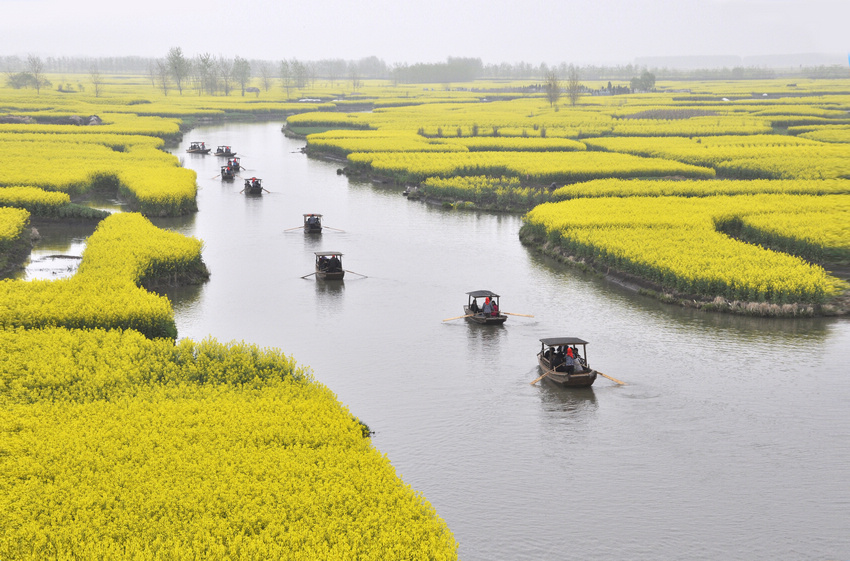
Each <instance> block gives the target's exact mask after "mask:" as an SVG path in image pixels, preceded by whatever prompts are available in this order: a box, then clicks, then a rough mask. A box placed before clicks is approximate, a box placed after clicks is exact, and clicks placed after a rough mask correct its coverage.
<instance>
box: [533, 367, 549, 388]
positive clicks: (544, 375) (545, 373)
mask: <svg viewBox="0 0 850 561" xmlns="http://www.w3.org/2000/svg"><path fill="white" fill-rule="evenodd" d="M553 372H554V370H547V371H546V372H544V373H543V375H542V376H540V377H539V378H536V379H534V380H532V381H531V382H530V384H531V385H532V386H533V385H534V384H536V383H537V382H539V381H540V380H542V379H543V378H545V377H546V376H548V375H549V374H552V373H553Z"/></svg>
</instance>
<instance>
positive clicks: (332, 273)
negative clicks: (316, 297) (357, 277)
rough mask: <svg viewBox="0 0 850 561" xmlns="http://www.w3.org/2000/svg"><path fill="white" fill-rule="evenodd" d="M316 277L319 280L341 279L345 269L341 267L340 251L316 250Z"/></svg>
mask: <svg viewBox="0 0 850 561" xmlns="http://www.w3.org/2000/svg"><path fill="white" fill-rule="evenodd" d="M315 255H316V278H318V279H321V280H342V279H343V277H345V269H343V268H342V253H340V252H338V251H317V252H315Z"/></svg>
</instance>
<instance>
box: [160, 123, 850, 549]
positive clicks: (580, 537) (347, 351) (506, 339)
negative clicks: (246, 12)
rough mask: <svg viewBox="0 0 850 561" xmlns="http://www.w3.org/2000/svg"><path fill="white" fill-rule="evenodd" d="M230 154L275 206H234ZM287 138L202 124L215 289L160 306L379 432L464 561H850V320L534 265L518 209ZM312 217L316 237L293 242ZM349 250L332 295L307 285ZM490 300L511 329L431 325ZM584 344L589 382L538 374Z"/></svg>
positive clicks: (272, 131)
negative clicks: (778, 315) (269, 361)
mask: <svg viewBox="0 0 850 561" xmlns="http://www.w3.org/2000/svg"><path fill="white" fill-rule="evenodd" d="M189 140H203V141H205V142H206V144H207V145H208V146H216V145H218V144H229V145H231V146H233V148H234V150H236V151H237V152H238V153H239V155H240V156H243V161H242V163H243V165H244V166H246V167H248V168H250V170H251V171H248V172H243V176H250V175H256V176H257V177H261V178H262V179H263V180H264V185H265V187H266V188H267V189H268V190H269V191H272V193H270V194H265V195H263V196H262V197H256V198H252V197H246V196H245V195H243V194H240V193H239V190H240V189H241V188H242V184H241V182H240V181H237V182H234V183H225V182H222V181H221V180H220V179H219V178H218V170H219V166H220V165H221V163H223V159H220V158H217V157H215V156H194V155H189V154H186V153H185V147H186V145H188V141H189ZM303 145H304V143H303V142H302V141H295V140H290V139H287V138H285V137H284V136H283V134H282V133H281V132H280V123H270V124H232V125H224V126H217V127H210V128H200V129H196V130H194V131H192V133H191V134H190V135H189V136H187V137H186V143H184V144H183V145H181V146H179V147H178V148H176V149H175V150H174V153H175V154H176V155H177V156H178V157H180V158H181V159H184V161H185V165H186V166H187V167H190V168H192V169H195V170H196V171H197V172H198V184H199V186H200V191H199V195H198V204H199V208H200V211H199V212H198V213H197V214H196V215H194V216H191V217H186V218H180V219H166V220H157V221H156V223H157V224H159V225H161V226H163V227H167V228H171V229H174V230H177V231H180V232H182V233H185V234H187V235H193V236H196V237H198V238H201V239H203V240H204V244H205V246H204V247H205V249H204V259H205V261H206V263H207V265H208V267H209V269H210V271H211V273H212V277H211V278H210V281H209V282H208V283H207V284H205V285H203V286H200V287H189V288H185V289H181V290H175V291H172V292H171V293H169V296H170V297H171V298H172V299H173V302H174V307H175V312H176V317H177V324H178V330H179V333H180V336H181V337H189V338H193V339H197V340H200V339H203V338H204V337H207V336H212V337H215V338H216V339H218V340H219V341H222V342H226V341H231V340H244V341H246V342H249V343H256V344H258V345H260V346H264V347H277V348H280V349H282V350H284V351H285V352H286V353H287V354H291V355H293V356H294V357H295V358H296V359H297V360H298V361H299V362H301V363H304V364H309V365H310V366H311V367H312V368H313V370H314V372H315V376H316V378H317V379H318V380H319V381H321V382H322V383H324V384H326V385H327V386H329V387H330V388H331V389H332V390H333V391H334V392H336V394H337V396H338V397H339V399H340V401H341V402H343V403H344V404H345V405H346V406H347V407H349V409H350V410H351V411H352V412H353V413H354V414H355V415H357V416H358V417H360V418H361V419H362V420H363V421H365V422H366V423H367V424H368V425H369V426H370V427H371V428H372V429H373V430H374V431H375V435H374V437H373V439H372V441H373V443H374V445H375V446H376V447H377V448H378V449H379V450H381V451H382V452H383V453H385V454H386V455H387V456H388V457H389V459H390V460H391V462H392V464H393V465H394V466H395V468H396V470H397V472H398V474H399V476H400V477H401V478H402V479H403V480H404V482H405V483H406V484H408V485H410V486H411V487H412V488H413V489H415V490H417V491H419V492H421V493H422V494H423V495H424V497H426V498H427V500H428V501H429V502H430V503H431V504H432V505H433V506H434V507H435V509H436V510H437V512H438V513H439V515H440V516H441V517H443V518H444V519H445V520H446V522H447V523H448V525H449V527H450V528H451V530H452V532H453V533H454V535H455V537H456V538H457V540H458V542H459V543H460V557H461V559H463V560H465V561H472V560H493V559H506V560H522V559H528V560H532V559H533V560H549V559H553V560H554V559H587V558H591V559H638V560H641V559H646V560H650V559H672V558H683V559H712V560H713V559H729V558H737V559H748V560H752V559H841V558H845V559H846V558H848V557H850V484H848V481H850V414H848V404H850V383H848V373H850V368H848V362H850V322H848V321H847V320H833V319H804V320H794V321H788V320H783V321H777V320H769V319H751V318H739V317H729V316H722V315H712V314H705V313H699V312H693V311H688V310H681V309H678V308H674V307H670V306H666V305H662V304H660V303H657V302H655V301H653V300H651V299H647V298H643V297H640V296H636V295H633V294H631V293H627V292H625V291H623V290H622V289H619V288H618V287H616V286H614V285H611V284H609V283H606V282H604V281H601V280H598V279H596V278H594V277H591V276H588V275H586V274H583V273H581V272H577V271H574V270H571V269H568V268H565V267H564V266H561V265H559V264H557V263H555V262H554V261H551V260H549V259H546V258H543V257H540V256H538V255H536V254H535V253H533V252H532V251H531V250H529V249H527V248H525V247H523V246H522V245H521V244H520V243H519V241H518V237H517V233H518V231H519V228H520V226H521V220H520V218H519V217H516V216H510V215H493V214H485V213H480V214H479V213H464V212H447V211H444V210H442V209H440V208H436V207H432V206H428V205H425V204H422V203H418V202H412V201H408V200H406V199H405V198H404V197H402V196H401V194H400V189H397V188H390V187H385V186H381V185H375V184H372V183H368V182H361V183H357V182H353V181H349V179H347V178H346V177H345V176H340V175H337V174H336V169H337V168H338V167H340V165H339V164H333V163H327V162H322V161H317V160H311V159H308V158H307V157H306V156H305V155H303V154H301V153H300V152H299V149H300V148H301V147H302V146H303ZM308 212H317V213H323V214H324V215H325V225H326V226H331V227H334V228H338V229H342V230H344V232H335V231H329V230H326V231H325V233H323V234H322V235H320V236H315V237H306V236H305V235H304V234H303V233H302V232H300V231H299V230H293V231H289V232H286V231H285V230H286V229H287V228H291V227H296V226H299V225H300V224H301V220H302V216H301V215H302V214H303V213H308ZM328 250H331V251H341V252H343V253H344V254H345V255H344V259H343V265H344V267H345V268H346V269H348V270H349V271H356V272H357V273H362V274H364V275H367V277H368V278H362V277H358V276H357V275H354V274H349V275H347V277H346V279H345V281H344V282H342V283H335V284H334V283H323V282H320V281H316V280H315V279H314V277H308V278H307V279H302V278H300V277H301V276H302V275H306V274H309V273H311V272H312V271H313V260H314V257H313V252H314V251H328ZM477 289H489V290H493V291H495V292H497V293H499V294H501V295H502V308H503V310H504V311H508V312H514V313H523V314H534V316H535V317H534V318H524V317H510V319H509V320H508V322H507V323H506V324H505V325H504V327H501V328H492V327H489V328H488V327H484V326H479V325H471V324H467V323H464V320H455V321H450V322H443V321H442V320H443V319H445V318H449V317H453V316H458V315H461V314H462V313H463V310H462V305H463V304H464V303H465V301H466V295H465V293H466V292H468V291H471V290H477ZM561 335H574V336H578V337H582V338H584V339H586V340H588V341H590V345H589V346H588V354H589V359H590V363H591V365H592V366H594V367H595V368H597V369H599V370H600V371H602V372H605V373H606V374H609V375H611V376H613V377H615V378H618V379H620V380H623V381H626V382H628V385H627V386H624V387H620V386H617V385H616V384H614V383H613V382H611V381H609V380H607V379H605V378H601V377H600V378H599V379H597V381H596V384H595V385H594V386H593V387H592V388H590V389H585V390H565V389H561V388H558V387H555V386H552V385H549V384H548V383H540V384H538V385H536V386H531V385H529V382H530V381H531V380H533V379H534V378H536V377H537V376H538V375H539V372H538V369H537V365H536V358H535V353H536V352H537V351H538V348H539V342H538V339H540V338H542V337H552V336H561Z"/></svg>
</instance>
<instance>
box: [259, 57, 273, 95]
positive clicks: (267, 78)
mask: <svg viewBox="0 0 850 561" xmlns="http://www.w3.org/2000/svg"><path fill="white" fill-rule="evenodd" d="M260 81H261V82H262V83H263V90H265V91H269V89H270V88H271V87H272V67H271V65H270V64H269V63H268V62H266V61H263V62H261V63H260Z"/></svg>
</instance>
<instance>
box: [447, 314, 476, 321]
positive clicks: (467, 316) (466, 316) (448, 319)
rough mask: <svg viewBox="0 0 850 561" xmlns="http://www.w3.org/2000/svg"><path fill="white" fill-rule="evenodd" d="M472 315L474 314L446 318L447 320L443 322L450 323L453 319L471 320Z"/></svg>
mask: <svg viewBox="0 0 850 561" xmlns="http://www.w3.org/2000/svg"><path fill="white" fill-rule="evenodd" d="M474 315H475V314H466V315H465V316H457V317H456V318H447V319H444V320H443V321H451V320H453V319H460V318H471V317H472V316H474Z"/></svg>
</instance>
